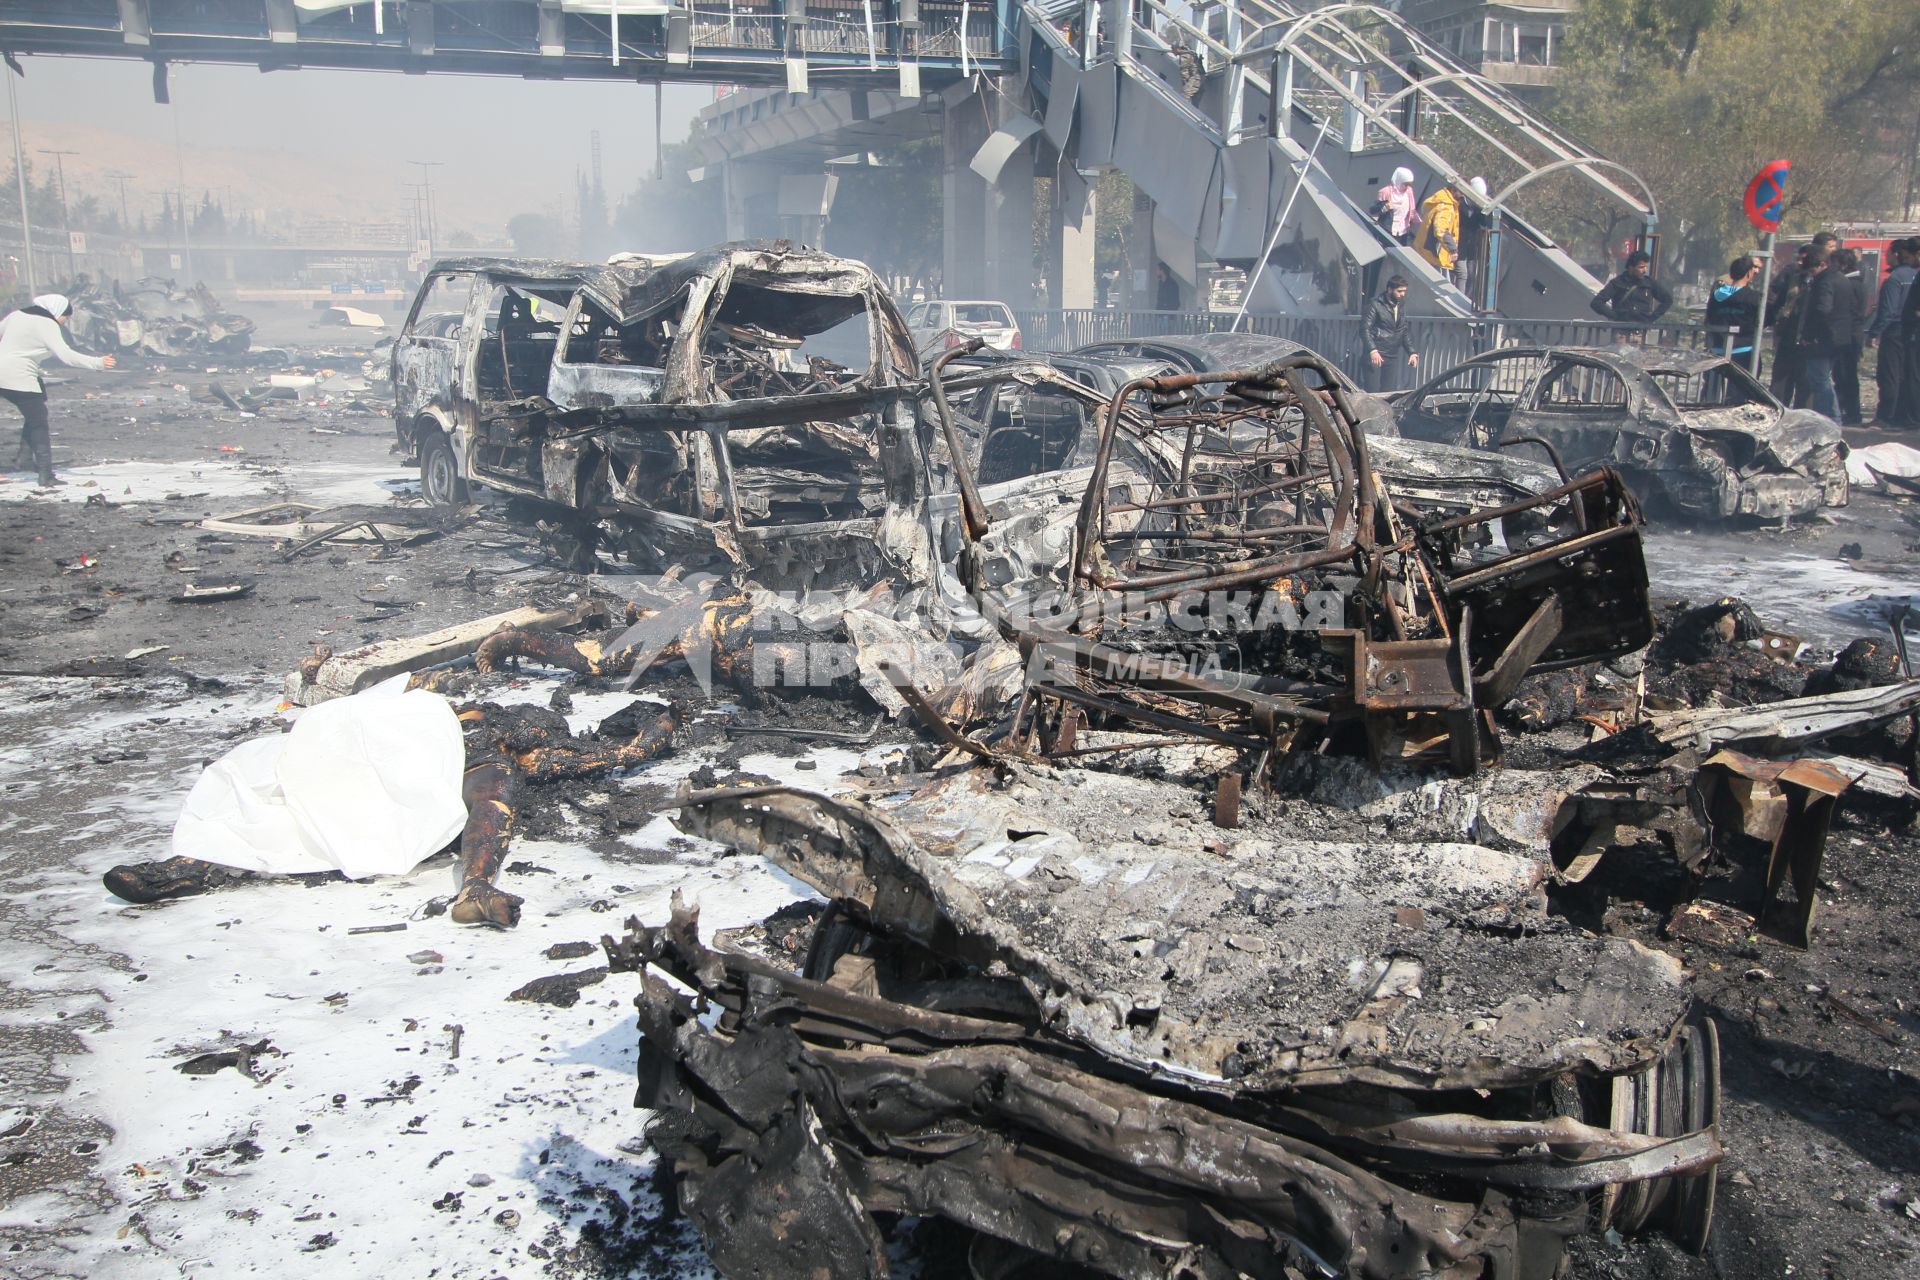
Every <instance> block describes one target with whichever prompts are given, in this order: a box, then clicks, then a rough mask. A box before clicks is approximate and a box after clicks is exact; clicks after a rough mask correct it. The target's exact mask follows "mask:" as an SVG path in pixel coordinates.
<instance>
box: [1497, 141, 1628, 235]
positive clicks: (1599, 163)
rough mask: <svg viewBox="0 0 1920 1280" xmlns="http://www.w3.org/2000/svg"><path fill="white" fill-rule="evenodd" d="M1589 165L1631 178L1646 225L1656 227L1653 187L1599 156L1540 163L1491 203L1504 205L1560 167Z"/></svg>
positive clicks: (1580, 167)
mask: <svg viewBox="0 0 1920 1280" xmlns="http://www.w3.org/2000/svg"><path fill="white" fill-rule="evenodd" d="M1589 167H1598V168H1601V169H1612V170H1614V171H1616V172H1618V173H1624V174H1626V175H1627V177H1629V178H1632V179H1633V182H1634V185H1635V186H1637V187H1639V188H1640V194H1641V196H1642V197H1643V198H1644V199H1645V200H1646V202H1647V225H1648V226H1649V227H1657V226H1659V225H1660V206H1659V203H1658V202H1657V201H1655V200H1654V198H1653V188H1652V187H1649V186H1648V185H1647V183H1646V179H1644V178H1642V177H1641V176H1640V175H1639V174H1637V173H1635V172H1634V171H1633V170H1631V169H1629V168H1627V166H1625V165H1623V164H1621V163H1619V162H1618V161H1615V160H1604V159H1602V158H1600V157H1599V156H1576V157H1575V158H1573V159H1571V160H1556V161H1554V162H1553V163H1552V164H1548V165H1542V166H1541V167H1540V168H1538V169H1535V170H1534V171H1533V172H1531V173H1525V174H1522V175H1520V177H1518V178H1516V179H1515V180H1514V181H1513V182H1511V183H1509V184H1508V185H1507V187H1506V189H1505V190H1503V191H1501V193H1500V194H1499V195H1497V196H1495V197H1494V198H1493V203H1494V204H1495V205H1496V206H1500V207H1504V206H1505V205H1506V203H1507V199H1508V197H1510V196H1511V195H1513V193H1514V192H1516V191H1518V190H1519V189H1520V188H1522V187H1524V186H1527V185H1528V184H1530V183H1532V182H1533V181H1534V180H1535V179H1536V178H1544V177H1546V176H1547V175H1548V174H1550V173H1558V172H1559V171H1560V170H1562V169H1584V168H1589Z"/></svg>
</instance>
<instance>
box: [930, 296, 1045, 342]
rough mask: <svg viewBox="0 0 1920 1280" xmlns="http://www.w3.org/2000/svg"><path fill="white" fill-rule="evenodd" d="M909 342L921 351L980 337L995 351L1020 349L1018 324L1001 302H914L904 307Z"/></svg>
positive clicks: (1005, 305)
mask: <svg viewBox="0 0 1920 1280" xmlns="http://www.w3.org/2000/svg"><path fill="white" fill-rule="evenodd" d="M907 328H908V329H909V330H911V331H912V333H913V345H914V347H915V348H916V349H918V350H920V351H922V352H925V351H927V350H929V349H938V348H941V347H957V346H959V345H960V344H961V343H962V342H965V341H966V340H967V339H968V338H981V339H984V340H985V342H986V344H987V345H988V346H990V347H992V348H993V349H994V350H996V351H1018V350H1020V325H1019V324H1018V323H1017V322H1016V321H1015V320H1014V318H1013V312H1012V311H1011V310H1010V309H1009V308H1008V307H1007V304H1006V303H1004V302H950V301H935V302H916V303H914V304H913V306H911V307H909V308H908V309H907Z"/></svg>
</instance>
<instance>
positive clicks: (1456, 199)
mask: <svg viewBox="0 0 1920 1280" xmlns="http://www.w3.org/2000/svg"><path fill="white" fill-rule="evenodd" d="M1420 214H1421V222H1420V233H1419V234H1418V235H1417V236H1415V237H1414V241H1413V247H1414V249H1415V250H1417V251H1418V252H1419V254H1420V256H1421V257H1423V258H1425V259H1426V260H1427V261H1428V262H1431V263H1432V264H1433V265H1434V266H1436V267H1438V268H1440V269H1441V270H1442V271H1444V272H1446V273H1447V274H1448V275H1449V276H1451V275H1452V274H1453V264H1454V260H1455V258H1456V257H1457V255H1458V254H1459V252H1460V195H1459V193H1458V192H1456V191H1455V190H1454V189H1453V187H1452V185H1451V184H1449V185H1447V186H1444V187H1441V188H1440V189H1439V190H1438V191H1436V192H1434V193H1433V194H1432V195H1430V196H1428V197H1427V198H1426V201H1425V202H1424V203H1423V204H1421V206H1420Z"/></svg>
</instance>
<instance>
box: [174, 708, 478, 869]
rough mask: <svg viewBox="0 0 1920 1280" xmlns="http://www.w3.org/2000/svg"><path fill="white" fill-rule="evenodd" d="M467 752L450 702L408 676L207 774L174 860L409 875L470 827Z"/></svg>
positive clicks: (184, 815) (184, 818) (239, 753)
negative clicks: (464, 779)
mask: <svg viewBox="0 0 1920 1280" xmlns="http://www.w3.org/2000/svg"><path fill="white" fill-rule="evenodd" d="M465 768H466V749H465V745H464V743H463V742H462V741H461V736H460V722H459V720H458V718H456V717H455V715H454V713H453V708H452V707H451V706H450V705H449V704H448V703H447V700H446V699H445V698H443V697H441V696H440V695H439V694H437V693H429V692H427V691H426V690H424V689H414V690H411V691H409V690H407V689H406V677H405V676H398V677H395V678H394V679H392V680H389V681H387V682H385V683H383V684H380V685H376V686H375V687H373V688H371V689H368V690H366V691H364V692H362V693H357V694H354V695H353V696H352V697H349V698H336V699H334V700H332V701H330V702H323V703H321V704H320V705H319V706H317V707H310V708H308V709H307V710H306V711H304V712H302V713H301V714H300V718H299V719H298V720H296V721H294V725H293V729H292V731H291V732H289V733H284V734H278V735H276V736H274V737H270V738H257V739H255V740H253V741H251V742H243V743H241V744H240V745H239V746H237V747H235V748H234V749H233V750H231V751H229V752H228V753H227V754H226V755H224V756H222V757H220V759H218V760H216V761H214V762H213V763H212V764H211V765H209V766H207V769H206V771H205V772H204V773H202V774H201V775H200V778H199V780H198V781H197V782H195V783H194V784H193V790H192V791H191V792H189V793H188V795H187V803H186V807H185V808H184V809H183V810H182V811H181V813H180V818H179V821H177V822H176V823H175V824H174V828H173V852H174V854H175V855H176V856H185V857H189V858H200V859H202V860H204V861H207V862H216V863H219V864H220V865H221V866H226V867H237V868H239V869H241V870H244V871H265V872H271V873H274V874H278V875H292V874H296V873H299V872H305V871H334V870H338V871H341V872H343V873H345V874H346V875H347V876H348V878H350V879H355V880H357V879H359V878H361V877H362V876H379V875H405V874H406V873H407V872H409V871H411V870H413V868H414V867H416V866H418V865H419V864H420V862H421V860H422V859H424V858H426V857H427V856H429V855H430V854H432V853H434V852H435V851H436V850H438V849H440V848H442V847H444V846H445V845H446V844H447V843H448V842H449V841H450V840H452V839H453V838H454V837H455V836H458V835H459V834H460V831H461V828H462V827H464V826H465V825H466V821H467V808H466V805H465V803H464V802H463V801H462V800H461V798H460V780H461V776H462V774H463V773H464V772H465Z"/></svg>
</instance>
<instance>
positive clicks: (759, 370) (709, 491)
mask: <svg viewBox="0 0 1920 1280" xmlns="http://www.w3.org/2000/svg"><path fill="white" fill-rule="evenodd" d="M918 375H919V366H918V364H917V361H916V359H915V357H914V354H913V348H912V344H911V342H910V340H909V338H908V334H907V329H906V325H905V323H904V321H902V319H901V317H900V313H899V311H898V310H897V309H896V308H895V306H894V304H893V300H892V298H891V297H890V296H889V295H888V293H887V291H886V289H885V287H884V286H883V285H882V284H881V283H880V281H879V280H878V279H877V278H876V277H875V276H874V274H873V273H872V272H871V271H870V270H869V269H868V268H867V267H866V266H864V265H863V264H861V263H858V262H853V261H851V260H848V259H845V258H837V257H834V256H832V255H830V254H825V253H819V252H816V251H814V250H810V249H805V248H801V247H797V246H793V245H789V244H786V243H785V242H774V243H769V244H730V245H722V246H719V247H717V248H713V249H709V250H705V251H703V252H701V253H696V254H685V255H673V256H667V257H661V258H647V257H644V256H641V255H622V256H621V257H620V258H619V259H616V260H614V261H612V262H609V263H605V264H575V263H555V262H536V261H524V260H513V259H474V260H466V261H444V262H440V263H438V264H436V265H435V266H434V268H433V270H432V271H431V272H430V273H429V275H428V277H427V279H426V281H425V283H424V284H423V285H422V286H421V289H420V293H419V296H418V297H417V298H416V299H415V301H414V306H413V309H412V311H411V313H410V314H409V315H408V318H407V322H406V326H405V328H404V329H403V330H402V332H401V334H400V337H399V339H398V340H397V341H396V342H395V344H394V351H393V382H394V394H395V401H396V404H395V418H396V431H397V433H398V437H399V446H398V449H399V452H401V453H403V454H404V455H406V456H408V457H410V458H414V459H417V460H418V462H419V466H420V473H421V484H422V489H423V491H424V492H425V494H426V496H427V498H428V499H429V500H430V501H432V502H435V503H450V502H460V501H463V500H465V498H466V496H467V487H468V485H469V484H471V483H474V482H481V483H485V484H487V485H489V486H492V487H494V488H497V489H500V490H503V491H506V492H508V493H513V494H518V495H520V496H522V497H525V498H530V499H534V500H536V501H537V502H539V503H541V504H544V505H545V506H546V507H547V508H548V509H550V510H551V511H552V512H554V513H555V514H556V515H557V516H558V517H559V518H561V519H562V520H564V521H566V522H569V523H570V524H571V526H572V528H573V530H574V531H575V532H576V533H577V534H578V535H579V536H580V537H581V539H582V540H583V542H584V543H585V545H586V546H587V548H588V552H589V554H590V553H591V547H592V545H593V543H594V542H595V541H598V542H599V543H601V544H602V545H605V546H608V547H609V548H610V549H611V550H613V551H615V552H616V553H619V554H624V555H626V556H627V557H629V558H630V559H632V560H633V561H634V562H635V563H636V564H641V565H643V566H645V565H651V566H654V567H664V566H666V565H668V564H673V563H679V564H682V565H686V566H689V567H691V566H693V565H695V564H715V565H719V566H728V565H738V564H741V563H745V562H749V561H752V562H755V563H757V564H761V565H785V566H788V567H789V568H791V569H793V570H794V571H795V572H805V570H806V567H807V566H808V565H815V566H840V567H841V568H842V569H843V570H844V571H845V573H846V574H847V575H848V576H849V577H850V578H858V577H864V576H867V575H869V574H871V573H872V572H874V571H875V570H876V568H877V565H878V564H879V562H881V561H884V560H886V559H888V558H889V557H892V558H894V559H896V560H898V559H901V558H905V559H908V560H913V559H918V558H923V556H924V549H925V537H924V531H916V529H915V528H914V527H913V526H914V524H915V521H914V519H913V517H912V515H911V514H910V513H911V512H912V510H913V509H914V508H913V504H914V502H915V501H916V499H918V498H919V497H921V496H924V495H923V494H922V493H921V491H919V490H917V489H915V487H914V486H915V485H917V484H920V483H922V477H923V468H922V467H921V466H920V465H919V464H918V463H916V461H915V460H914V456H915V453H916V450H917V448H918V441H917V435H916V431H917V429H916V421H915V408H914V404H913V401H914V399H915V397H916V395H917V394H918V393H919V389H920V384H919V381H918Z"/></svg>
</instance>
